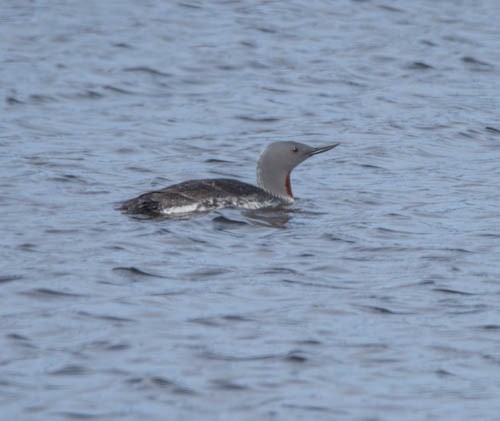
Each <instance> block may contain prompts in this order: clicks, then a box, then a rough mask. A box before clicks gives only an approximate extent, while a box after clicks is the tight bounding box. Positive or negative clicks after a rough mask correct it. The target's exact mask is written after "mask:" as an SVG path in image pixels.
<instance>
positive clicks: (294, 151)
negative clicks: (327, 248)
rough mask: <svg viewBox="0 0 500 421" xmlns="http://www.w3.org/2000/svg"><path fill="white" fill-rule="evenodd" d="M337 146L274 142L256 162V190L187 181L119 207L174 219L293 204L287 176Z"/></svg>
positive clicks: (218, 181) (227, 182)
mask: <svg viewBox="0 0 500 421" xmlns="http://www.w3.org/2000/svg"><path fill="white" fill-rule="evenodd" d="M338 145H340V143H334V144H330V145H327V146H322V147H317V148H314V147H311V146H308V145H305V144H303V143H298V142H294V141H280V142H274V143H271V144H270V145H268V146H267V148H266V149H265V150H264V151H263V152H262V153H261V155H260V157H259V160H258V162H257V186H254V185H252V184H248V183H244V182H242V181H239V180H235V179H230V178H209V179H196V180H188V181H184V182H181V183H178V184H173V185H171V186H168V187H165V188H163V189H160V190H154V191H150V192H147V193H143V194H141V195H140V196H137V197H135V198H133V199H130V200H127V201H125V202H123V203H122V205H121V207H120V209H121V210H122V211H123V212H125V213H128V214H133V215H143V216H152V217H154V216H176V215H185V214H192V213H197V212H206V211H211V210H216V209H222V208H243V209H260V208H270V207H279V206H283V205H290V204H292V203H293V202H294V196H293V193H292V184H291V180H290V174H291V172H292V170H293V169H294V168H295V167H296V166H297V165H299V164H300V163H301V162H303V161H305V160H306V159H308V158H310V157H311V156H314V155H317V154H320V153H323V152H326V151H329V150H330V149H333V148H335V147H336V146H338Z"/></svg>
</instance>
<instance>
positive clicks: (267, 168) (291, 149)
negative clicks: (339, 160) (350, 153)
mask: <svg viewBox="0 0 500 421" xmlns="http://www.w3.org/2000/svg"><path fill="white" fill-rule="evenodd" d="M338 145H339V143H334V144H333V145H328V146H324V147H321V148H312V147H311V146H307V145H304V144H303V143H297V142H275V143H271V144H270V145H269V146H268V147H267V148H266V149H265V150H264V152H262V154H261V156H260V158H259V162H258V163H257V184H258V185H259V187H261V188H262V189H264V190H266V191H267V192H269V193H271V194H273V195H275V196H278V197H279V198H281V199H283V200H285V201H287V202H292V201H293V194H292V185H291V183H290V173H291V172H292V170H293V169H294V168H295V167H296V166H297V165H299V164H300V163H301V162H303V161H305V160H306V159H307V158H309V157H311V156H313V155H316V154H319V153H322V152H326V151H329V150H330V149H333V148H334V147H335V146H338Z"/></svg>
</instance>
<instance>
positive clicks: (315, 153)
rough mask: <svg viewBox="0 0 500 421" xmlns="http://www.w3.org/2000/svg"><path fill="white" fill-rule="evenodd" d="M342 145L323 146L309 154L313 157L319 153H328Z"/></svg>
mask: <svg viewBox="0 0 500 421" xmlns="http://www.w3.org/2000/svg"><path fill="white" fill-rule="evenodd" d="M339 145H340V143H334V144H332V145H328V146H322V147H320V148H314V149H313V150H312V151H311V152H309V154H308V155H309V156H313V155H317V154H319V153H323V152H326V151H329V150H330V149H333V148H335V147H336V146H339Z"/></svg>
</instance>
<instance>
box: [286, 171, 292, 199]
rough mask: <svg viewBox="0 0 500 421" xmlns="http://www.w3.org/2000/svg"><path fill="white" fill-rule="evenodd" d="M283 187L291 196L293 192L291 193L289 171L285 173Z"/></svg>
mask: <svg viewBox="0 0 500 421" xmlns="http://www.w3.org/2000/svg"><path fill="white" fill-rule="evenodd" d="M285 189H286V192H287V193H288V196H290V197H293V194H292V184H291V183H290V173H288V174H287V175H286V179H285Z"/></svg>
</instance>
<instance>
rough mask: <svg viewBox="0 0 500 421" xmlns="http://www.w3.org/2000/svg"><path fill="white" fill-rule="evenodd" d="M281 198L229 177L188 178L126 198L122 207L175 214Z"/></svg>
mask: <svg viewBox="0 0 500 421" xmlns="http://www.w3.org/2000/svg"><path fill="white" fill-rule="evenodd" d="M279 204H281V201H280V200H279V199H277V198H276V197H275V196H273V195H271V194H269V193H267V192H266V191H265V190H263V189H261V188H259V187H256V186H253V185H251V184H248V183H243V182H241V181H238V180H232V179H228V178H214V179H203V180H189V181H184V182H183V183H179V184H174V185H172V186H169V187H165V188H164V189H161V190H155V191H152V192H149V193H144V194H142V195H140V196H138V197H136V198H134V199H131V200H127V201H126V202H124V203H123V204H122V206H121V210H123V211H125V212H128V213H132V214H144V215H175V214H183V213H191V212H203V211H207V210H212V209H221V208H227V207H241V208H247V209H257V208H261V207H269V206H277V205H279Z"/></svg>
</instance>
